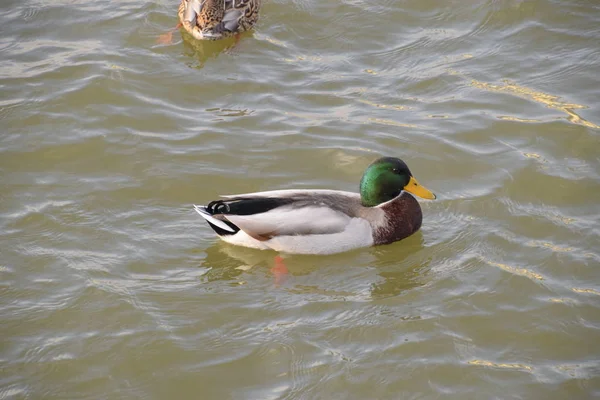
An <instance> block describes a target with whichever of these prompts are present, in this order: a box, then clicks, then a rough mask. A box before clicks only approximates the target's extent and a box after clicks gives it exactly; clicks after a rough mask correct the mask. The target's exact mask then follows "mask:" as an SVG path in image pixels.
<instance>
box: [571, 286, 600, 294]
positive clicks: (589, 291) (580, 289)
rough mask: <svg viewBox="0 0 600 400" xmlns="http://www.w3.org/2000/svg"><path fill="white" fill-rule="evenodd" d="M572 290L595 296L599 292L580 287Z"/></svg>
mask: <svg viewBox="0 0 600 400" xmlns="http://www.w3.org/2000/svg"><path fill="white" fill-rule="evenodd" d="M573 291H574V292H576V293H590V294H595V295H596V296H600V292H599V291H597V290H596V289H582V288H573Z"/></svg>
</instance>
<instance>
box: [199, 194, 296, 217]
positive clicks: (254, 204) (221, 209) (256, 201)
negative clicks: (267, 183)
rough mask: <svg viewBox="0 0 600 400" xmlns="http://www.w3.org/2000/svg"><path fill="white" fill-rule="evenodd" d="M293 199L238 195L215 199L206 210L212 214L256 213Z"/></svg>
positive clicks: (285, 203) (291, 201) (279, 205)
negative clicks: (231, 197)
mask: <svg viewBox="0 0 600 400" xmlns="http://www.w3.org/2000/svg"><path fill="white" fill-rule="evenodd" d="M293 202H294V200H293V199H287V198H274V197H246V198H244V197H238V198H233V199H227V200H215V201H211V202H210V203H208V205H207V206H206V211H208V212H209V213H210V214H211V215H216V214H224V215H227V214H229V215H254V214H260V213H264V212H267V211H270V210H272V209H274V208H277V207H281V206H284V205H287V204H291V203H293Z"/></svg>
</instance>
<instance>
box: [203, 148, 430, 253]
mask: <svg viewBox="0 0 600 400" xmlns="http://www.w3.org/2000/svg"><path fill="white" fill-rule="evenodd" d="M409 193H412V194H414V195H417V196H419V197H422V198H424V199H430V200H433V199H435V198H436V197H435V195H434V194H433V193H431V192H430V191H429V190H427V189H426V188H425V187H423V186H421V185H420V184H419V183H418V182H417V180H416V179H415V178H414V177H413V175H412V173H411V172H410V169H408V166H407V165H406V164H405V163H404V161H402V160H400V159H399V158H394V157H383V158H379V159H377V160H375V161H374V162H373V163H371V164H370V165H369V166H368V167H367V169H366V171H365V173H364V174H363V177H362V179H361V181H360V193H352V192H344V191H338V190H323V189H314V190H311V189H304V190H273V191H268V192H257V193H247V194H238V195H233V196H221V197H223V200H215V201H211V202H210V203H208V205H207V206H197V205H194V208H195V209H196V211H197V212H198V214H200V215H201V216H202V217H203V218H204V219H205V220H206V221H207V222H208V224H209V225H210V227H211V228H212V229H213V230H214V231H215V232H216V233H217V235H219V236H220V237H221V239H223V240H224V241H226V242H229V243H232V244H236V245H240V246H245V247H252V248H256V249H263V250H266V249H271V250H276V251H279V252H284V253H292V254H293V253H295V254H332V253H339V252H342V251H347V250H351V249H356V248H359V247H368V246H375V245H380V244H388V243H392V242H395V241H398V240H402V239H404V238H406V237H408V236H410V235H412V234H413V233H415V232H416V231H418V230H419V228H420V227H421V222H422V220H423V213H422V212H421V207H420V206H419V203H418V202H417V200H416V199H415V198H414V197H413V196H411V195H410V194H409Z"/></svg>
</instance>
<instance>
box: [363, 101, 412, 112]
mask: <svg viewBox="0 0 600 400" xmlns="http://www.w3.org/2000/svg"><path fill="white" fill-rule="evenodd" d="M358 101H360V102H361V103H365V104H368V105H370V106H373V107H378V108H386V109H392V110H398V111H405V110H410V109H412V107H406V106H390V105H387V104H378V103H375V102H373V101H369V100H365V99H358Z"/></svg>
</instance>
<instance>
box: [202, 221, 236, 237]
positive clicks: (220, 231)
mask: <svg viewBox="0 0 600 400" xmlns="http://www.w3.org/2000/svg"><path fill="white" fill-rule="evenodd" d="M206 222H208V225H210V227H211V228H212V229H213V231H215V232H216V233H217V235H219V236H228V235H235V234H236V233H238V232H239V231H240V228H238V227H237V226H235V225H234V224H232V223H231V222H229V221H221V222H223V223H225V224H227V226H229V227H230V228H231V229H233V230H234V231H233V232H229V231H226V230H225V229H222V228H219V227H218V226H216V225H215V224H212V223H211V222H210V221H206Z"/></svg>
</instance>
